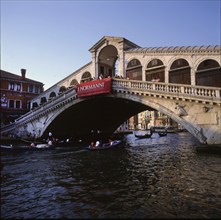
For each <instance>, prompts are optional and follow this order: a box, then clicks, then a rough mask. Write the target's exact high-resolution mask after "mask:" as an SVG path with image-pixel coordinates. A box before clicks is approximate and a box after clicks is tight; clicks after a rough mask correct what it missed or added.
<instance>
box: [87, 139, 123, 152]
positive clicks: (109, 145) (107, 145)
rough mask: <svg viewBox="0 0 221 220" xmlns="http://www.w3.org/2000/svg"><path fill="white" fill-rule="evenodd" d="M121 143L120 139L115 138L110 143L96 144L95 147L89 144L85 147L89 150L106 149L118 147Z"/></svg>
mask: <svg viewBox="0 0 221 220" xmlns="http://www.w3.org/2000/svg"><path fill="white" fill-rule="evenodd" d="M121 144H122V141H121V140H115V141H112V142H111V143H105V144H102V145H101V146H97V147H95V146H91V145H89V146H88V147H87V149H88V150H91V151H94V150H107V149H111V148H115V147H118V146H120V145H121Z"/></svg>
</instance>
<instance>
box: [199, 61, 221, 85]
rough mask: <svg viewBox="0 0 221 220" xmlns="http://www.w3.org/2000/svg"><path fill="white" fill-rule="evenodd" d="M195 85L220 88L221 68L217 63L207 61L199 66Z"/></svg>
mask: <svg viewBox="0 0 221 220" xmlns="http://www.w3.org/2000/svg"><path fill="white" fill-rule="evenodd" d="M196 85H200V86H214V87H221V67H220V65H219V63H218V62H217V61H215V60H212V59H208V60H204V61H203V62H201V63H200V64H199V66H198V68H197V71H196Z"/></svg>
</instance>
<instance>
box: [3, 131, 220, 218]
mask: <svg viewBox="0 0 221 220" xmlns="http://www.w3.org/2000/svg"><path fill="white" fill-rule="evenodd" d="M127 142H128V145H125V146H122V147H119V148H116V149H109V150H105V151H93V152H91V151H88V150H87V149H85V147H86V146H82V145H78V146H77V145H76V146H71V145H70V146H68V147H59V148H57V149H54V150H51V151H43V152H37V151H35V152H23V153H16V154H11V153H4V154H2V155H1V161H2V163H3V164H4V168H3V170H2V172H1V217H2V218H111V217H113V218H156V217H166V218H169V217H172V218H182V217H183V218H185V217H186V218H187V217H188V218H205V217H207V218H220V217H221V202H220V201H221V190H220V189H221V187H220V180H221V179H220V178H221V170H220V164H221V159H220V155H213V154H209V155H207V154H197V153H196V151H195V147H196V146H197V145H198V144H199V143H198V142H197V140H196V139H195V138H194V137H192V136H191V135H190V134H189V133H186V132H184V133H178V134H168V135H167V136H166V137H159V136H158V135H157V134H153V136H152V138H150V139H136V138H134V136H133V134H130V135H128V136H127Z"/></svg>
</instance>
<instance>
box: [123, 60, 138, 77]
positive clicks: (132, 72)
mask: <svg viewBox="0 0 221 220" xmlns="http://www.w3.org/2000/svg"><path fill="white" fill-rule="evenodd" d="M126 77H127V78H128V79H132V80H142V65H141V63H140V61H139V60H138V59H133V60H131V61H130V62H129V63H128V64H127V68H126Z"/></svg>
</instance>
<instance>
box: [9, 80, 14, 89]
mask: <svg viewBox="0 0 221 220" xmlns="http://www.w3.org/2000/svg"><path fill="white" fill-rule="evenodd" d="M14 88H15V84H14V83H13V82H10V84H9V89H10V90H14Z"/></svg>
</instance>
